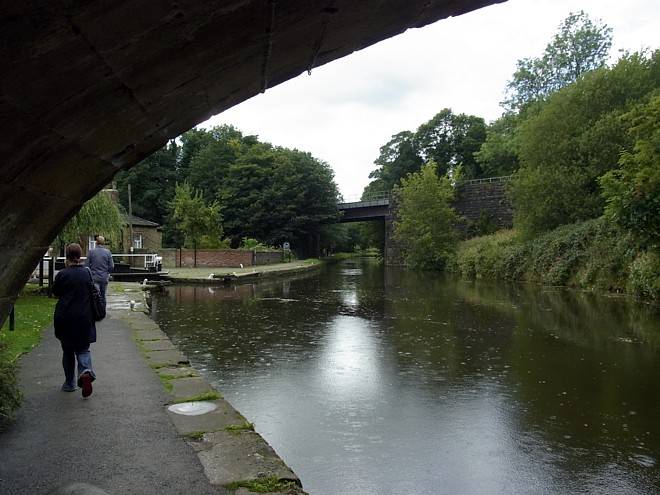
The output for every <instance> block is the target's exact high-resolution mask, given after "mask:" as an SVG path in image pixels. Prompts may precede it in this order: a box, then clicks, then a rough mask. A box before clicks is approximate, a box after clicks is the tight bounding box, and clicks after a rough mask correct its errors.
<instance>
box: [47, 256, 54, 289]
mask: <svg viewBox="0 0 660 495" xmlns="http://www.w3.org/2000/svg"><path fill="white" fill-rule="evenodd" d="M54 279H55V256H51V257H50V258H49V259H48V297H50V296H51V295H52V293H53V280H54Z"/></svg>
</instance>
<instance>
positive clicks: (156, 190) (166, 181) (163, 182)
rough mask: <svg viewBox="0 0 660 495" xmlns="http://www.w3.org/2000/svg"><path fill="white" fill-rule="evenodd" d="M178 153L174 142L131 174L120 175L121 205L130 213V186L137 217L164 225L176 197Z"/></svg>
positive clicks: (133, 169) (153, 155)
mask: <svg viewBox="0 0 660 495" xmlns="http://www.w3.org/2000/svg"><path fill="white" fill-rule="evenodd" d="M177 151H178V147H177V145H176V143H175V142H174V141H170V143H168V144H167V145H166V146H164V147H163V148H161V149H160V150H158V151H156V152H155V153H154V154H152V155H151V156H149V157H147V158H145V159H144V160H142V161H141V162H140V163H138V164H137V165H136V166H135V167H133V168H131V169H130V170H126V171H122V172H119V173H118V174H117V176H116V177H115V180H116V181H117V189H118V191H119V201H120V202H121V204H122V205H123V207H124V209H126V210H128V185H129V184H130V185H131V206H132V210H133V214H135V215H137V216H139V217H142V218H146V219H147V220H151V221H152V222H156V223H159V224H161V225H163V224H164V223H165V222H166V219H167V215H168V204H169V202H170V201H171V200H172V198H173V197H174V187H175V186H176V183H177V181H178V180H179V179H180V178H179V177H178V175H177V162H176V160H177Z"/></svg>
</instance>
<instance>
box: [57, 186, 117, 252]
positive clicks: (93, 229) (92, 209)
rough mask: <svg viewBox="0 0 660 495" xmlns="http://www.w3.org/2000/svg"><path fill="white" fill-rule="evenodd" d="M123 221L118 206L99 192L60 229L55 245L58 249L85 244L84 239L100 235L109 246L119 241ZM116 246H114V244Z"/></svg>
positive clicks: (108, 196) (105, 194) (107, 195)
mask: <svg viewBox="0 0 660 495" xmlns="http://www.w3.org/2000/svg"><path fill="white" fill-rule="evenodd" d="M123 226H124V219H123V217H122V214H121V212H120V211H119V206H118V205H117V203H116V202H115V201H114V200H113V199H112V198H111V197H110V195H109V194H108V193H106V192H103V191H101V192H99V193H98V194H97V195H96V196H94V197H93V198H92V199H90V200H89V201H87V202H86V203H85V204H84V205H83V206H82V208H81V209H80V211H78V213H76V214H75V215H74V216H73V218H71V220H69V222H68V223H67V224H66V225H65V226H64V227H63V228H62V230H61V231H60V233H59V234H58V235H57V238H56V241H55V242H56V243H57V244H59V246H60V247H62V248H63V247H64V245H65V244H69V243H71V242H77V243H79V244H81V245H84V244H86V237H87V236H90V235H96V234H98V235H102V236H104V237H105V238H106V239H107V240H108V243H109V244H112V243H113V241H115V242H117V241H118V240H119V239H121V230H122V227H123ZM115 246H116V244H115Z"/></svg>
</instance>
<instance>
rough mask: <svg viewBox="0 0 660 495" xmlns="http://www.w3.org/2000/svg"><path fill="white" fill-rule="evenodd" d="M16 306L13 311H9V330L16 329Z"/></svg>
mask: <svg viewBox="0 0 660 495" xmlns="http://www.w3.org/2000/svg"><path fill="white" fill-rule="evenodd" d="M14 308H15V306H12V307H11V311H10V312H9V331H10V332H13V331H14Z"/></svg>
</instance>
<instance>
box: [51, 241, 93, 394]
mask: <svg viewBox="0 0 660 495" xmlns="http://www.w3.org/2000/svg"><path fill="white" fill-rule="evenodd" d="M81 254H82V249H81V248H80V245H79V244H69V245H68V246H67V247H66V268H64V270H61V271H60V272H59V273H58V274H57V276H56V277H55V282H54V283H53V294H54V295H55V296H57V297H59V300H58V301H57V305H56V306H55V315H54V321H55V337H57V338H58V339H59V340H60V342H61V344H62V366H63V368H64V378H65V381H64V385H62V390H63V391H65V392H73V391H75V390H76V384H77V385H78V386H79V387H80V388H82V396H83V397H89V396H90V395H91V394H92V382H93V381H94V380H95V379H96V374H95V373H94V369H93V368H92V353H91V351H90V350H89V345H90V344H91V343H92V342H96V325H95V324H94V315H93V313H92V301H91V288H90V284H92V278H91V274H90V272H89V270H88V269H87V268H85V267H84V266H83V264H82V263H81V261H80V257H81ZM76 360H77V361H78V380H77V381H76V379H75V374H74V372H75V365H76Z"/></svg>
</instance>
